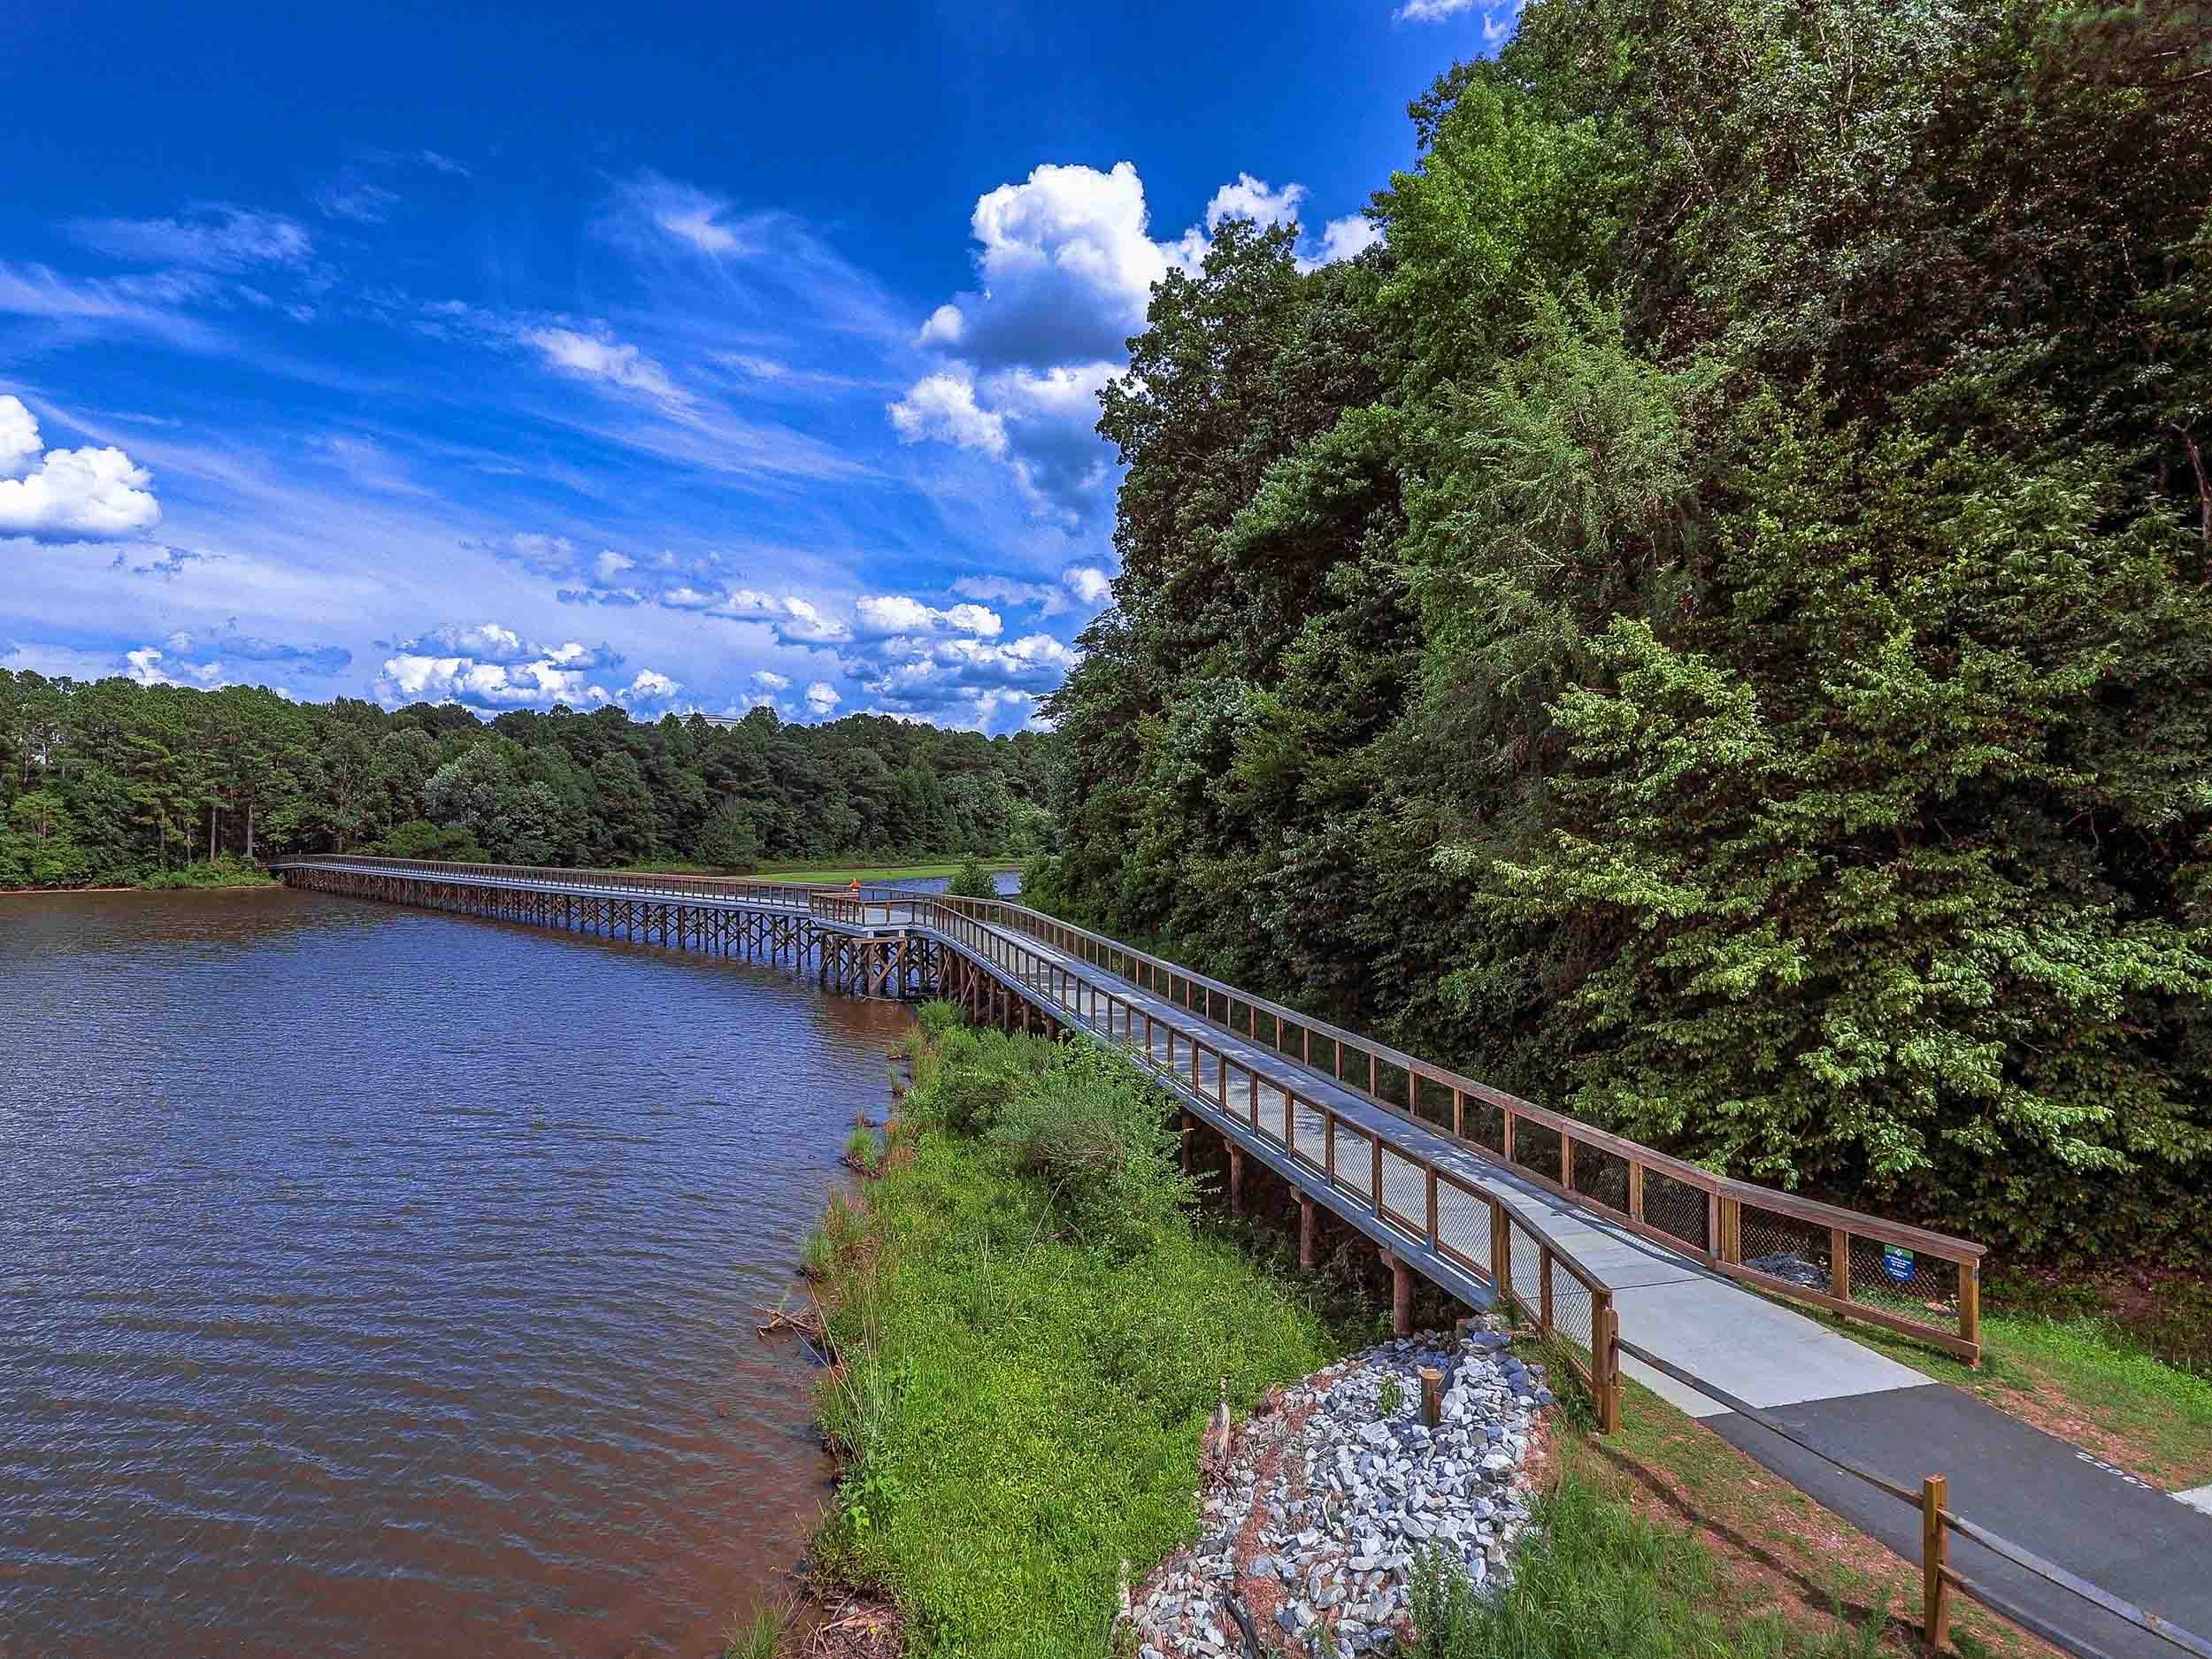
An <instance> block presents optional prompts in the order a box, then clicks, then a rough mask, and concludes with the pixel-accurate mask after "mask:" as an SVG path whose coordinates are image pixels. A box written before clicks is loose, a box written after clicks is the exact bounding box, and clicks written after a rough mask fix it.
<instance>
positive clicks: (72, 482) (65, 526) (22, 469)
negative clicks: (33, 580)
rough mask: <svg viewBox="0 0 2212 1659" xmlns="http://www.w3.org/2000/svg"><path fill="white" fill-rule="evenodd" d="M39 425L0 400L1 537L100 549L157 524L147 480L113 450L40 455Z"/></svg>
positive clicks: (9, 400) (11, 401)
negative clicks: (93, 543) (105, 543)
mask: <svg viewBox="0 0 2212 1659" xmlns="http://www.w3.org/2000/svg"><path fill="white" fill-rule="evenodd" d="M39 448H40V444H39V434H38V423H37V421H36V420H35V419H33V418H32V416H31V411H29V410H28V409H27V408H26V407H25V406H24V403H23V401H22V399H20V398H19V397H14V396H5V395H0V535H26V536H30V537H32V538H33V539H35V540H37V541H112V540H114V539H116V538H118V537H120V536H127V535H134V534H137V533H138V532H140V531H142V530H146V529H150V528H151V527H152V526H154V525H156V524H158V523H159V522H160V521H161V503H159V502H157V501H156V500H155V499H154V488H153V486H154V479H153V474H152V473H151V472H148V471H147V470H146V469H145V468H144V467H142V466H141V465H138V464H137V463H136V462H135V461H134V460H132V459H131V458H130V457H129V456H127V455H126V454H124V453H123V451H122V450H120V449H116V448H114V447H113V446H112V445H111V446H109V447H107V448H105V449H94V448H92V447H90V446H89V445H88V446H87V447H86V448H84V449H49V450H47V451H46V452H45V454H44V456H43V457H40V455H39Z"/></svg>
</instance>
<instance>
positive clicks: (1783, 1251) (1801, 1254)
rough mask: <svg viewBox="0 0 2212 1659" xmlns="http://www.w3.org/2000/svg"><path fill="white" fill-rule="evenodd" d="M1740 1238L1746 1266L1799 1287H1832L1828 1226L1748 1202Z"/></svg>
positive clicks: (1740, 1224) (1739, 1226)
mask: <svg viewBox="0 0 2212 1659" xmlns="http://www.w3.org/2000/svg"><path fill="white" fill-rule="evenodd" d="M1737 1242H1738V1244H1739V1245H1740V1247H1741V1250H1740V1259H1741V1261H1742V1263H1743V1265H1744V1266H1745V1267H1747V1268H1748V1269H1749V1270H1750V1271H1753V1272H1755V1273H1760V1274H1763V1275H1764V1276H1765V1277H1767V1278H1769V1279H1779V1280H1780V1281H1781V1282H1782V1283H1783V1284H1785V1285H1790V1286H1795V1287H1796V1288H1797V1289H1799V1290H1817V1291H1824V1290H1826V1289H1827V1288H1828V1284H1829V1278H1828V1266H1829V1263H1828V1229H1827V1228H1825V1227H1821V1226H1816V1225H1813V1224H1812V1223H1811V1222H1809V1221H1800V1220H1799V1219H1798V1218H1797V1217H1794V1216H1786V1215H1782V1214H1780V1213H1778V1211H1775V1210H1763V1209H1761V1208H1760V1207H1759V1206H1757V1205H1755V1204H1750V1203H1747V1204H1745V1205H1744V1206H1743V1207H1742V1209H1741V1210H1740V1212H1739V1219H1738V1223H1737Z"/></svg>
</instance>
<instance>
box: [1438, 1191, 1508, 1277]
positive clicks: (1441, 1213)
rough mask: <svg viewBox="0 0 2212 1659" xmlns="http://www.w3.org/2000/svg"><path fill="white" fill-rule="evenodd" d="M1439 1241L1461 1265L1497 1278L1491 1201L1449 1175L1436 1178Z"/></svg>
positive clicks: (1448, 1254) (1446, 1252) (1441, 1247)
mask: <svg viewBox="0 0 2212 1659" xmlns="http://www.w3.org/2000/svg"><path fill="white" fill-rule="evenodd" d="M1436 1242H1437V1247H1438V1248H1440V1249H1441V1250H1442V1251H1443V1252H1444V1254H1445V1255H1447V1256H1451V1257H1452V1258H1453V1259H1454V1260H1455V1261H1457V1262H1458V1263H1459V1264H1460V1265H1461V1266H1462V1267H1465V1268H1468V1269H1470V1270H1471V1271H1474V1272H1476V1273H1479V1274H1480V1275H1481V1276H1482V1277H1483V1278H1485V1279H1495V1278H1496V1275H1495V1273H1494V1272H1493V1271H1492V1270H1491V1265H1490V1203H1489V1201H1488V1200H1487V1199H1486V1198H1485V1197H1484V1196H1483V1195H1482V1194H1480V1193H1479V1192H1478V1191H1476V1189H1475V1188H1473V1187H1468V1186H1463V1185H1462V1184H1461V1183H1459V1182H1458V1181H1455V1180H1454V1179H1452V1178H1451V1177H1449V1176H1448V1175H1442V1174H1440V1175H1438V1177H1437V1179H1436Z"/></svg>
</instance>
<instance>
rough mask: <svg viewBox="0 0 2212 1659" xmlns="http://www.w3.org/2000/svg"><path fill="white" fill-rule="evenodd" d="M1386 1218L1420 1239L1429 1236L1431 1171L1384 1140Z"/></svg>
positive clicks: (1384, 1213) (1383, 1203) (1383, 1161)
mask: <svg viewBox="0 0 2212 1659" xmlns="http://www.w3.org/2000/svg"><path fill="white" fill-rule="evenodd" d="M1382 1178H1383V1187H1382V1204H1381V1210H1382V1214H1383V1218H1384V1219H1385V1220H1386V1221H1392V1222H1395V1223H1396V1224H1397V1225H1400V1226H1402V1227H1403V1228H1404V1229H1405V1230H1406V1231H1407V1232H1409V1233H1414V1234H1416V1235H1417V1236H1418V1237H1420V1238H1424V1239H1425V1238H1427V1237H1428V1235H1429V1177H1428V1171H1426V1170H1425V1169H1423V1168H1422V1167H1421V1166H1420V1165H1419V1164H1416V1163H1415V1162H1413V1160H1412V1159H1410V1158H1409V1157H1405V1156H1402V1155H1401V1154H1400V1153H1398V1152H1396V1151H1394V1149H1393V1148H1391V1147H1390V1146H1389V1145H1388V1143H1385V1144H1384V1147H1383V1155H1382Z"/></svg>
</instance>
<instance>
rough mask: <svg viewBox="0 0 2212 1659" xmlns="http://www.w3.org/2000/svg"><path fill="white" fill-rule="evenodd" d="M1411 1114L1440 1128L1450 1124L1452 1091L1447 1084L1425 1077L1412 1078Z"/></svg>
mask: <svg viewBox="0 0 2212 1659" xmlns="http://www.w3.org/2000/svg"><path fill="white" fill-rule="evenodd" d="M1413 1115H1414V1116H1415V1117H1416V1118H1419V1119H1420V1120H1421V1121H1422V1122H1423V1123H1425V1124H1434V1125H1436V1126H1437V1127H1438V1128H1440V1129H1445V1130H1449V1129H1450V1128H1451V1126H1452V1091H1451V1087H1450V1085H1448V1084H1445V1083H1438V1082H1434V1081H1432V1080H1431V1079H1427V1078H1419V1077H1417V1078H1416V1079H1414V1080H1413Z"/></svg>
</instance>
